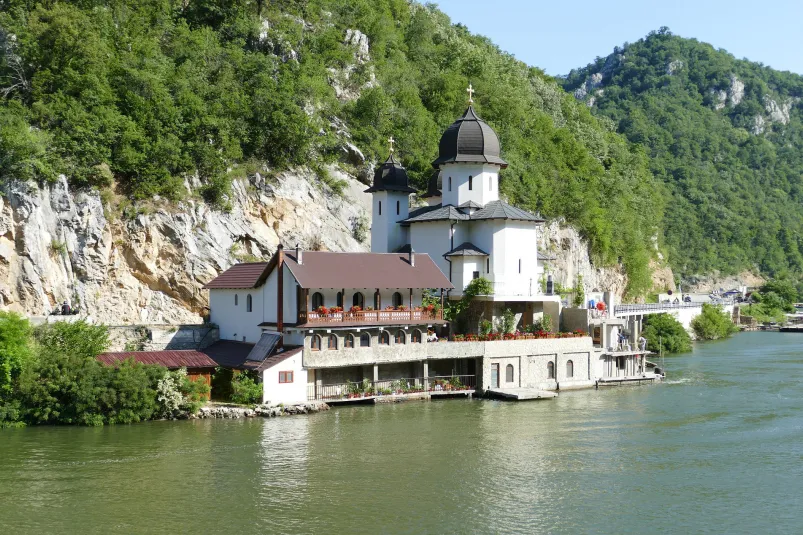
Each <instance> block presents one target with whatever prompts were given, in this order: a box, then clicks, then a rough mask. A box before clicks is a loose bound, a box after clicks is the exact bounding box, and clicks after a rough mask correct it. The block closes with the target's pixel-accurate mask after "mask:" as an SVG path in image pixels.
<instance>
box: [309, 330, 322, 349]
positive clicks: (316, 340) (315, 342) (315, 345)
mask: <svg viewBox="0 0 803 535" xmlns="http://www.w3.org/2000/svg"><path fill="white" fill-rule="evenodd" d="M310 349H312V350H313V351H320V350H321V337H320V336H318V335H317V334H313V335H312V340H310Z"/></svg>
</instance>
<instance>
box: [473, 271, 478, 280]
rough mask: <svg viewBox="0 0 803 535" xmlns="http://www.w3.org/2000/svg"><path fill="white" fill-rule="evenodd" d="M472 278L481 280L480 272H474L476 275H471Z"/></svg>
mask: <svg viewBox="0 0 803 535" xmlns="http://www.w3.org/2000/svg"><path fill="white" fill-rule="evenodd" d="M471 278H472V279H479V278H480V272H479V271H475V272H474V273H473V274H472V275H471Z"/></svg>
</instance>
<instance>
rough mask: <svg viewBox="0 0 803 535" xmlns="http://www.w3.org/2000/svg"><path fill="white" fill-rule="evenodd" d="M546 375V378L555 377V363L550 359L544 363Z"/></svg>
mask: <svg viewBox="0 0 803 535" xmlns="http://www.w3.org/2000/svg"><path fill="white" fill-rule="evenodd" d="M546 377H547V379H554V378H555V363H554V362H552V361H551V360H550V361H549V362H547V365H546Z"/></svg>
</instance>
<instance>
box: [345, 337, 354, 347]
mask: <svg viewBox="0 0 803 535" xmlns="http://www.w3.org/2000/svg"><path fill="white" fill-rule="evenodd" d="M343 347H345V348H346V349H352V348H353V347H354V335H353V334H347V335H346V338H345V339H344V340H343Z"/></svg>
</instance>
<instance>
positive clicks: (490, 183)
mask: <svg viewBox="0 0 803 535" xmlns="http://www.w3.org/2000/svg"><path fill="white" fill-rule="evenodd" d="M493 190H494V179H493V178H489V179H488V191H493Z"/></svg>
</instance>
